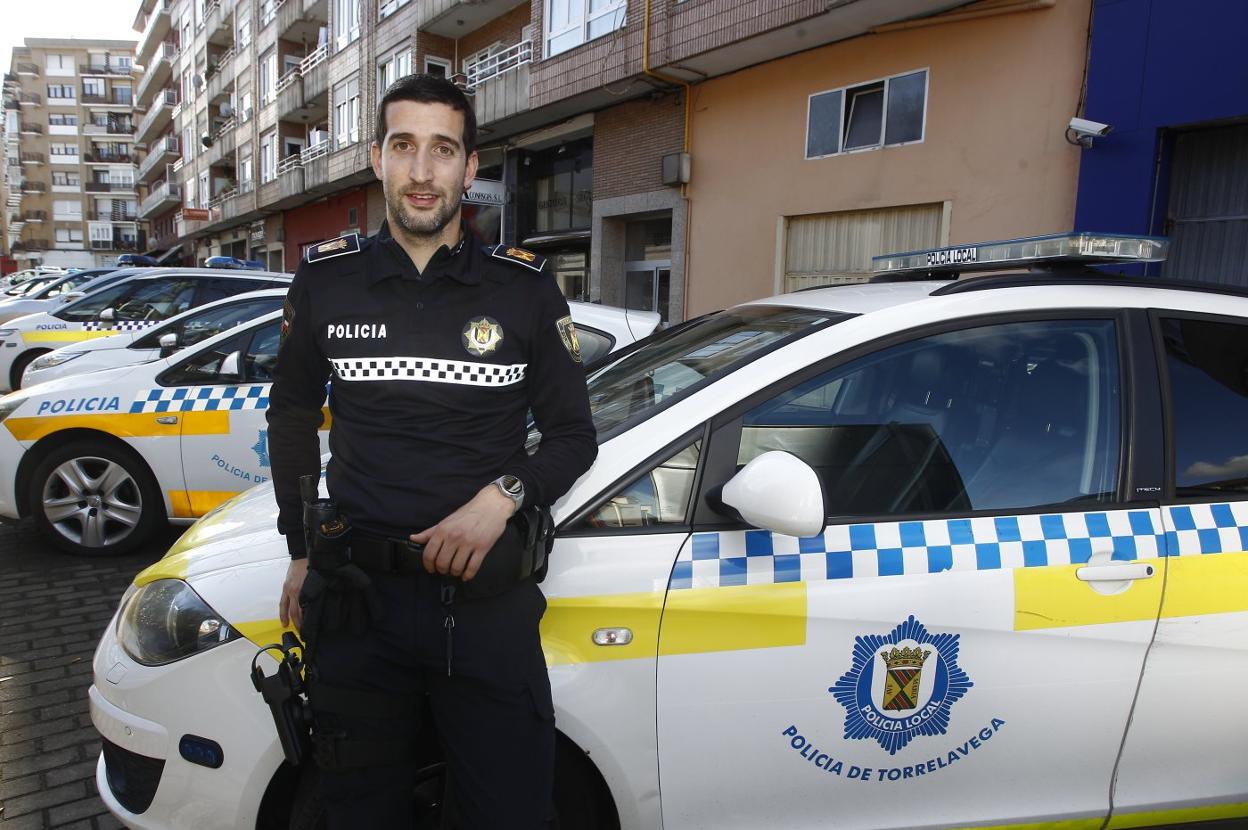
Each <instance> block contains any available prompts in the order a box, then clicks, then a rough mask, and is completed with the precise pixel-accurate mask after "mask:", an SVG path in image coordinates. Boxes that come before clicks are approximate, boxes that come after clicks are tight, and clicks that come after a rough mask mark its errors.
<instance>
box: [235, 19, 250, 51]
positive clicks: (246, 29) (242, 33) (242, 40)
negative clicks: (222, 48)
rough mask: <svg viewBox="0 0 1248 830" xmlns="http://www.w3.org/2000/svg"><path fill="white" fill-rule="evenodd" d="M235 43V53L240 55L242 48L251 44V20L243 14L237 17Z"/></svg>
mask: <svg viewBox="0 0 1248 830" xmlns="http://www.w3.org/2000/svg"><path fill="white" fill-rule="evenodd" d="M237 42H238V46H237V48H236V50H235V51H236V52H237V53H238V54H240V55H241V54H242V51H243V47H244V46H246V45H247V44H249V43H251V18H250V17H248V16H247V15H245V14H240V15H239V21H238V38H237Z"/></svg>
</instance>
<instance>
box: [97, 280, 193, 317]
mask: <svg viewBox="0 0 1248 830" xmlns="http://www.w3.org/2000/svg"><path fill="white" fill-rule="evenodd" d="M194 296H195V281H194V280H189V279H168V280H153V281H152V282H149V283H144V284H143V285H142V286H140V287H139V288H138V289H136V290H135V291H134V292H133V293H132V294H130V296H128V297H126V298H125V300H124V301H123V302H120V303H118V304H117V305H116V306H115V307H114V311H115V313H116V319H118V320H166V319H168V318H170V317H172V316H174V315H175V314H181V313H182V312H184V311H186V310H187V309H188V308H190V307H191V299H192V298H193V297H194Z"/></svg>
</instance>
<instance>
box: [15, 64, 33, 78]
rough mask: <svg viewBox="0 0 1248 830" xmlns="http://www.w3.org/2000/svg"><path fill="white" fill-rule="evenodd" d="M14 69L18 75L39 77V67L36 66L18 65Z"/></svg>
mask: <svg viewBox="0 0 1248 830" xmlns="http://www.w3.org/2000/svg"><path fill="white" fill-rule="evenodd" d="M15 68H16V69H17V74H19V75H27V76H29V77H33V78H38V77H39V66H38V65H37V64H33V63H19V64H17V65H16V67H15Z"/></svg>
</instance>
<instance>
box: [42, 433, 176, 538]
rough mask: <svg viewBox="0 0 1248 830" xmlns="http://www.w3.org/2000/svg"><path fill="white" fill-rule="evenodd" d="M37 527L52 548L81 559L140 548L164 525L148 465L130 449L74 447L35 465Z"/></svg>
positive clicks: (92, 443)
mask: <svg viewBox="0 0 1248 830" xmlns="http://www.w3.org/2000/svg"><path fill="white" fill-rule="evenodd" d="M28 492H29V501H28V504H30V508H31V513H32V514H33V516H34V518H35V524H37V525H38V526H39V529H40V530H41V531H42V532H43V533H44V535H45V536H47V537H48V538H49V539H50V540H51V541H52V543H53V544H54V545H56V546H57V547H59V548H60V549H61V550H63V551H66V552H67V553H72V554H77V555H80V556H112V555H116V554H122V553H128V552H130V551H132V550H134V549H135V548H137V547H138V546H140V545H142V544H143V543H144V542H146V541H147V540H148V539H150V538H151V536H152V534H153V533H155V532H156V530H158V529H159V528H160V526H161V525H162V524H164V523H165V521H166V516H165V504H164V499H162V498H161V495H160V488H159V487H158V486H157V484H156V479H155V478H154V477H153V476H152V474H151V472H150V471H149V470H148V468H147V465H146V464H144V463H143V460H142V459H141V458H139V457H138V456H137V455H136V454H135V453H133V452H131V451H130V450H129V448H127V447H122V446H117V445H115V444H110V443H108V442H105V441H101V440H88V441H74V442H72V443H69V444H66V445H65V446H63V447H58V448H57V449H54V450H53V451H52V452H50V453H48V455H47V456H46V457H45V458H44V459H43V460H42V461H40V462H39V464H38V465H37V466H36V467H35V470H34V473H33V475H32V476H31V479H30V490H29V491H28Z"/></svg>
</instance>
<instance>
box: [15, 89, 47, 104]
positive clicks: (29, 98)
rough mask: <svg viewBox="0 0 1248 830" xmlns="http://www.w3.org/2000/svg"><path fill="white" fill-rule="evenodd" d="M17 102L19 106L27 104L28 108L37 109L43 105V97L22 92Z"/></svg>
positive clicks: (33, 93) (34, 93)
mask: <svg viewBox="0 0 1248 830" xmlns="http://www.w3.org/2000/svg"><path fill="white" fill-rule="evenodd" d="M17 102H18V103H19V104H26V105H27V106H32V107H37V106H40V105H41V104H42V103H43V96H41V95H39V94H38V93H36V92H22V93H19V94H18V96H17Z"/></svg>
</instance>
